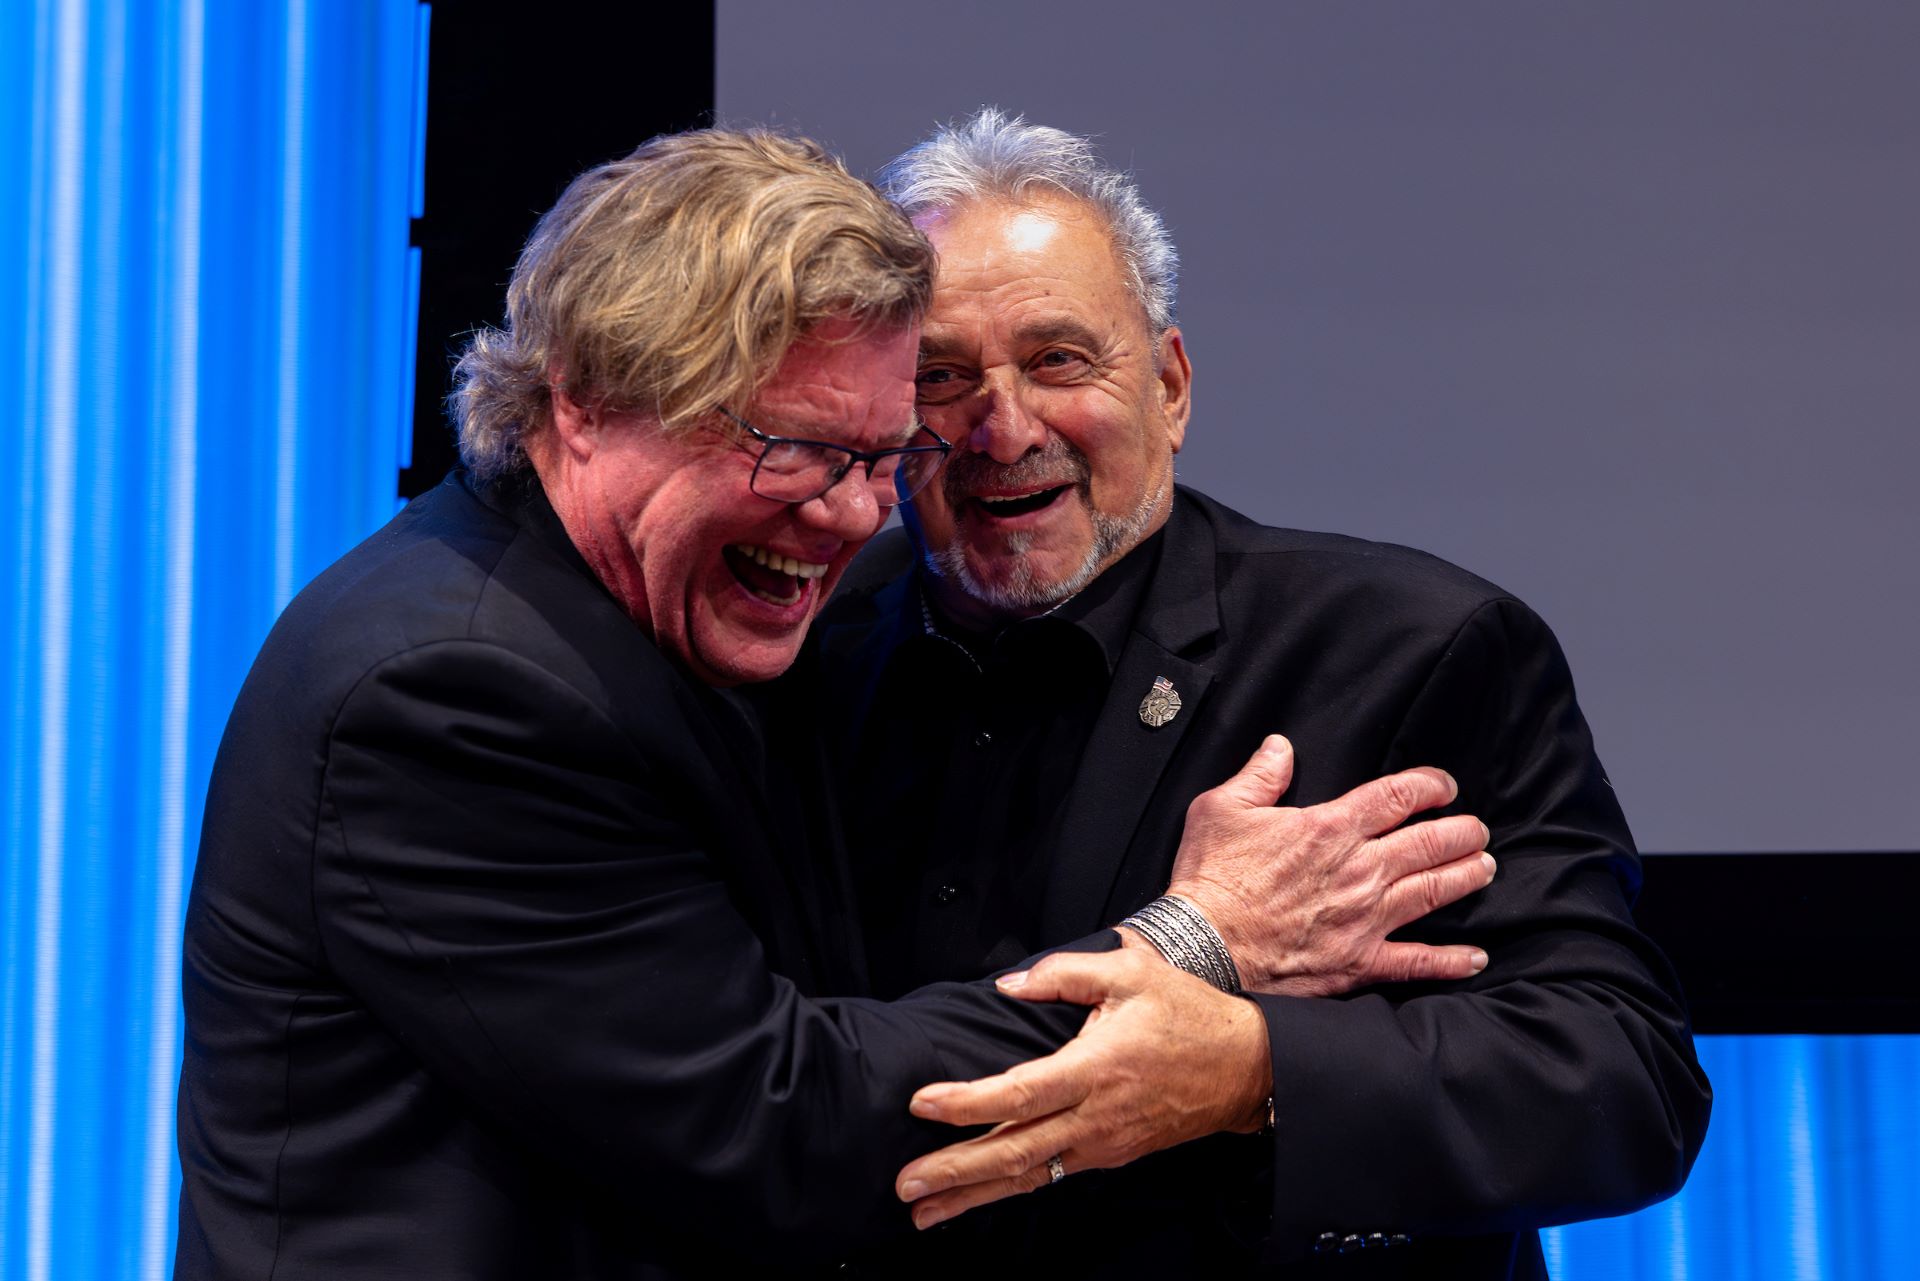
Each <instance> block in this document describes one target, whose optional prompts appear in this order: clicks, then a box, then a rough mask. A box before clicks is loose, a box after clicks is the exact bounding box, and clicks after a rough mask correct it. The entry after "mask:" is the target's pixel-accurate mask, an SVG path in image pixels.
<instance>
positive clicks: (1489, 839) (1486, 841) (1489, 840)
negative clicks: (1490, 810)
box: [1480, 823, 1493, 850]
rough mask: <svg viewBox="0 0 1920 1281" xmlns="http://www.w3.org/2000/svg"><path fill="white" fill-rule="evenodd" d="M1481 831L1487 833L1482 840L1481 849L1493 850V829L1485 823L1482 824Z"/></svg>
mask: <svg viewBox="0 0 1920 1281" xmlns="http://www.w3.org/2000/svg"><path fill="white" fill-rule="evenodd" d="M1480 830H1481V831H1483V832H1485V833H1486V835H1485V836H1483V837H1481V838H1480V848H1481V849H1483V850H1487V849H1492V848H1493V829H1492V828H1491V827H1488V826H1487V825H1486V824H1485V823H1482V824H1481V825H1480Z"/></svg>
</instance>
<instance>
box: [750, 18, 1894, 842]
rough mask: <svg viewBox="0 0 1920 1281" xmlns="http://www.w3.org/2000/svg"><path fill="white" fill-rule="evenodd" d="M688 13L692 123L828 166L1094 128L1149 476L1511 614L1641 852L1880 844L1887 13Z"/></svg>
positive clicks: (1889, 172)
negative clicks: (829, 156)
mask: <svg viewBox="0 0 1920 1281" xmlns="http://www.w3.org/2000/svg"><path fill="white" fill-rule="evenodd" d="M718 13H719V17H718V22H719V41H718V48H719V52H718V81H717V88H718V102H719V107H720V112H721V115H722V118H723V119H728V120H734V121H753V120H766V121H773V122H777V123H781V124H785V125H789V126H792V127H795V128H798V129H800V130H802V131H804V132H808V133H811V134H813V135H814V136H816V137H819V138H821V139H822V140H823V141H826V142H828V143H829V144H831V145H832V146H834V147H835V148H836V149H837V150H839V151H840V152H842V154H844V155H845V156H846V157H847V158H848V160H849V161H850V163H852V164H853V165H854V166H855V167H856V169H860V170H871V169H872V168H874V167H876V166H877V165H878V164H879V163H881V162H882V161H884V160H885V159H886V158H887V157H889V156H890V155H892V154H893V153H894V152H895V151H897V150H899V149H900V148H901V147H903V146H905V145H906V144H907V143H909V142H911V141H912V140H913V139H914V138H916V137H917V136H919V134H920V133H921V132H923V131H924V129H925V128H926V127H927V126H928V125H930V124H931V123H932V122H934V121H936V120H940V119H946V118H950V117H953V116H956V115H959V114H962V113H965V112H967V111H968V110H970V109H972V108H974V107H976V106H978V105H980V104H981V103H987V102H991V103H997V104H999V105H1001V106H1003V107H1006V108H1008V109H1010V110H1015V111H1019V112H1024V113H1025V114H1026V115H1027V116H1028V117H1029V118H1030V119H1033V120H1036V121H1041V122H1044V123H1048V124H1054V125H1058V126H1060V127H1062V128H1066V129H1070V130H1074V131H1077V132H1084V133H1092V134H1097V135H1100V137H1101V140H1102V143H1103V146H1104V147H1105V150H1106V152H1107V154H1108V156H1109V158H1110V159H1112V160H1114V161H1116V162H1118V163H1120V164H1122V165H1124V166H1128V167H1131V168H1132V169H1133V170H1134V171H1135V172H1136V174H1137V175H1138V177H1139V179H1140V182H1141V185H1142V187H1143V188H1144V190H1145V191H1146V193H1147V195H1148V197H1149V199H1151V200H1152V201H1154V202H1155V203H1156V204H1157V205H1158V206H1159V207H1160V208H1161V209H1162V210H1163V211H1164V212H1165V214H1166V215H1167V218H1168V220H1169V222H1170V224H1171V226H1172V228H1173V231H1174V234H1175V237H1176V238H1177V240H1178V242H1179V244H1180V248H1181V251H1182V253H1183V255H1184V257H1185V262H1186V269H1185V275H1184V289H1183V297H1182V303H1181V313H1182V320H1181V324H1182V327H1183V329H1184V330H1185V332H1186V335H1187V341H1188V347H1189V350H1190V352H1191V354H1192V356H1193V361H1194V367H1195V377H1196V399H1197V413H1196V415H1195V422H1194V427H1193V430H1192V431H1191V432H1190V434H1189V436H1188V445H1187V449H1186V451H1185V452H1184V453H1183V454H1182V455H1181V457H1180V474H1181V477H1182V479H1183V480H1184V481H1185V482H1186V483H1188V484H1191V485H1195V486H1198V487H1199V488H1201V489H1204V490H1206V491H1208V492H1210V493H1212V494H1214V495H1215V496H1216V497H1219V498H1221V499H1223V500H1224V501H1226V502H1228V503H1230V504H1232V505H1234V506H1236V507H1239V508H1240V509H1242V510H1243V511H1246V512H1248V513H1249V514H1251V515H1254V516H1257V517H1259V518H1261V519H1264V520H1267V521H1269V522H1272V523H1275V524H1287V525H1296V526H1303V527H1309V528H1323V529H1335V530H1340V531H1343V532H1347V533H1354V534H1360V535H1364V536H1367V537H1373V538H1382V539H1387V540H1391V541H1395V542H1404V543H1410V544H1413V545H1416V546H1419V547H1424V548H1426V549H1428V550H1431V551H1434V552H1437V553H1439V554H1441V555H1443V556H1446V557H1448V558H1449V559H1452V560H1455V561H1458V562H1460V563H1461V564H1464V565H1466V566H1468V567H1469V568H1471V569H1473V570H1475V571H1476V572H1478V573H1481V574H1483V575H1485V576H1487V577H1489V578H1492V579H1493V580H1495V581H1496V582H1499V583H1501V584H1502V585H1504V586H1506V587H1507V588H1509V589H1510V590H1512V591H1514V592H1515V593H1517V594H1519V595H1520V596H1522V597H1523V598H1525V599H1526V600H1528V601H1529V602H1531V603H1532V604H1533V605H1534V606H1535V607H1536V608H1537V609H1539V610H1540V612H1541V613H1542V614H1543V615H1545V617H1546V618H1547V619H1548V621H1549V622H1551V623H1552V624H1553V625H1554V627H1555V628H1556V630H1557V631H1558V632H1559V634H1560V636H1561V638H1562V640H1563V642H1564V643H1565V645H1566V648H1567V650H1568V653H1569V656H1570V658H1571V659H1572V662H1573V667H1574V672H1575V674H1576V676H1577V678H1578V680H1579V686H1580V692H1581V697H1582V702H1583V703H1584V705H1585V707H1586V709H1587V713H1588V717H1589V719H1590V720H1591V721H1592V722H1593V725H1594V730H1595V734H1596V736H1597V737H1598V739H1599V743H1600V750H1601V754H1602V756H1603V757H1604V758H1605V760H1606V761H1607V762H1608V765H1609V769H1610V772H1611V774H1612V776H1613V779H1614V782H1615V785H1616V786H1617V788H1618V789H1619V791H1620V793H1621V796H1622V799H1623V800H1624V802H1625V803H1626V805H1627V807H1628V813H1629V816H1630V817H1631V818H1632V819H1633V821H1634V827H1635V831H1636V832H1637V834H1638V835H1639V838H1640V841H1641V844H1642V846H1643V847H1644V848H1646V849H1648V850H1650V851H1674V852H1678V851H1719V850H1758V851H1765V850H1827V849H1908V850H1912V849H1920V818H1916V813H1917V812H1920V748H1916V746H1915V742H1916V724H1917V723H1920V675H1917V674H1916V668H1915V660H1914V652H1915V650H1916V648H1920V501H1916V495H1915V489H1916V477H1920V433H1916V431H1915V419H1916V405H1920V394H1917V393H1920V248H1916V231H1917V229H1920V4H1912V3H1884V4H1869V3H1855V2H1845V3H1828V4H1814V3H1805V4H1780V3H1752V2H1750V0H1687V2H1685V3H1680V2H1676V0H1662V2H1660V3H1608V4H1598V3H1595V4H1586V5H1576V4H1540V3H1534V2H1532V0H1509V2H1504V3H1496V2H1494V0H1470V2H1456V3H1450V4H1444V5H1442V4H1431V3H1405V4H1370V3H1350V4H1333V3H1312V4H1308V3H1287V4H1274V5H1264V6H1255V5H1251V4H1245V5H1225V4H1220V5H1209V4H1191V3H1190V4H1187V5H1184V6H1170V5H1165V4H1143V3H1137V2H1135V0H1071V2H1069V3H1059V4H1051V3H1043V2H1041V0H1028V2H1027V3H1008V2H1006V0H994V2H992V3H960V2H959V0H953V2H950V3H946V4H940V5H921V4H912V3H904V2H900V0H896V2H894V3H878V2H876V0H839V2H837V3H834V4H831V5H817V6H816V5H808V4H792V3H777V2H775V0H720V3H719V5H718ZM1276 728H1278V729H1282V730H1284V728H1285V727H1284V726H1277V727H1276Z"/></svg>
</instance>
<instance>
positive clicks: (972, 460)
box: [940, 436, 1093, 503]
mask: <svg viewBox="0 0 1920 1281" xmlns="http://www.w3.org/2000/svg"><path fill="white" fill-rule="evenodd" d="M1092 475H1093V468H1092V466H1091V465H1089V464H1088V462H1087V456H1086V455H1085V454H1083V453H1081V452H1080V451H1079V450H1078V449H1076V448H1075V447H1074V446H1072V445H1070V444H1068V443H1067V442H1066V441H1064V440H1062V439H1060V437H1058V436H1049V437H1048V438H1047V444H1046V447H1045V448H1043V449H1036V450H1033V451H1031V452H1029V453H1027V454H1026V455H1024V456H1022V457H1021V458H1020V459H1019V460H1018V461H1016V462H1011V463H997V462H995V461H993V459H992V458H990V457H988V456H987V455H986V454H974V453H955V454H954V456H953V457H951V458H949V459H947V465H946V467H945V468H944V469H943V470H942V472H941V479H940V487H941V492H942V493H943V494H945V495H946V499H947V501H948V502H949V503H959V502H961V501H963V500H965V499H967V498H969V497H971V496H972V494H973V493H974V492H975V491H976V490H979V489H985V488H988V487H992V486H1001V485H1004V486H1009V487H1013V488H1025V487H1027V486H1034V487H1036V488H1039V487H1045V488H1052V487H1054V486H1056V485H1077V484H1080V483H1082V482H1084V481H1086V480H1087V479H1088V478H1089V477H1091V476H1092Z"/></svg>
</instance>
